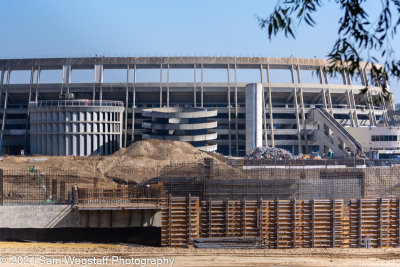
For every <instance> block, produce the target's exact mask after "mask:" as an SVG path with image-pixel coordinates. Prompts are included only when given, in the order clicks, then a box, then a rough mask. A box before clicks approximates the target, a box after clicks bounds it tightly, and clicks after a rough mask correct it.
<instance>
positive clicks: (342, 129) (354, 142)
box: [317, 108, 362, 152]
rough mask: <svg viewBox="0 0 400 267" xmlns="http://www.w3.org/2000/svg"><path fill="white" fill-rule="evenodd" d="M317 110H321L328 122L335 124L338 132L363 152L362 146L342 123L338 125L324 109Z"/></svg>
mask: <svg viewBox="0 0 400 267" xmlns="http://www.w3.org/2000/svg"><path fill="white" fill-rule="evenodd" d="M317 110H319V111H320V112H321V114H322V115H323V116H324V117H325V118H326V119H327V120H329V121H330V122H331V123H333V124H334V125H335V126H336V127H337V128H338V130H339V131H340V132H342V134H344V135H345V136H346V137H347V138H348V139H349V140H350V141H351V142H352V143H353V144H354V145H355V147H356V148H357V149H358V150H359V151H360V152H362V146H361V145H360V143H359V142H358V141H357V140H356V139H355V138H354V137H353V136H352V135H351V134H349V132H348V131H346V129H345V128H344V127H343V126H342V125H341V124H340V123H338V122H337V121H336V119H335V118H334V117H332V116H331V115H330V114H329V113H328V112H327V111H326V110H324V109H322V108H318V109H317Z"/></svg>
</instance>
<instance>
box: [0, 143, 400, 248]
mask: <svg viewBox="0 0 400 267" xmlns="http://www.w3.org/2000/svg"><path fill="white" fill-rule="evenodd" d="M0 168H2V172H1V174H2V175H1V181H0V182H1V183H0V184H1V191H2V194H1V198H0V204H1V205H2V206H1V207H0V213H1V224H2V225H1V228H2V229H3V230H2V235H1V239H2V240H10V239H11V240H18V239H20V240H31V239H37V240H38V241H97V242H128V243H129V242H132V243H137V244H146V245H152V246H163V247H181V248H185V247H191V246H194V247H196V248H209V249H213V248H230V249H238V248H246V249H250V248H253V249H254V248H275V249H280V248H359V247H364V246H366V245H367V244H366V243H365V242H366V240H368V242H369V243H368V245H369V246H371V247H375V248H379V247H382V248H388V247H398V246H399V244H400V234H399V233H400V201H399V199H400V167H398V166H397V165H396V164H395V162H393V161H383V160H375V161H371V160H367V159H353V160H349V159H342V160H341V159H325V160H324V159H321V160H310V159H308V160H299V159H297V160H296V159H294V160H290V159H289V160H271V159H269V160H262V159H244V158H241V159H240V158H237V159H233V158H228V157H224V156H221V155H219V154H215V153H213V152H211V153H206V152H202V151H200V150H198V149H196V148H194V147H193V146H191V145H190V144H188V143H185V142H178V141H159V140H147V141H140V142H136V143H134V144H133V145H131V146H130V147H128V148H126V149H121V150H120V151H118V152H116V153H114V154H113V155H110V156H101V157H71V156H69V157H53V156H49V157H37V156H30V157H21V156H8V157H3V159H2V162H0ZM22 215H23V217H20V216H22ZM4 229H7V231H4ZM96 229H97V230H101V231H100V232H99V234H96V235H92V234H91V233H92V231H94V230H96ZM66 233H68V234H66ZM83 233H85V234H83ZM96 233H97V232H96ZM100 233H101V234H100ZM127 233H129V234H127Z"/></svg>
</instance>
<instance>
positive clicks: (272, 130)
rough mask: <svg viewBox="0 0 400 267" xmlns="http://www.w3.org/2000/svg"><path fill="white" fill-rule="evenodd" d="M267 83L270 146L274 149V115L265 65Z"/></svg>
mask: <svg viewBox="0 0 400 267" xmlns="http://www.w3.org/2000/svg"><path fill="white" fill-rule="evenodd" d="M267 82H268V106H269V126H270V128H271V132H270V135H271V146H272V147H275V135H274V114H273V109H272V88H271V80H270V76H269V64H268V65H267Z"/></svg>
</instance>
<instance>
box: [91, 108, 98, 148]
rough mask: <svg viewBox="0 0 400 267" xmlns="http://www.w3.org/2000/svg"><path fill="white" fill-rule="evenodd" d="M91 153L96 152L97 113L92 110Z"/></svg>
mask: <svg viewBox="0 0 400 267" xmlns="http://www.w3.org/2000/svg"><path fill="white" fill-rule="evenodd" d="M92 119H93V129H92V130H93V131H92V132H93V148H92V149H93V154H95V155H97V154H98V152H99V151H98V149H99V146H98V113H97V112H93V118H92Z"/></svg>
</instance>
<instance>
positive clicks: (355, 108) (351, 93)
mask: <svg viewBox="0 0 400 267" xmlns="http://www.w3.org/2000/svg"><path fill="white" fill-rule="evenodd" d="M347 81H348V83H349V85H350V86H351V77H350V74H348V80H347ZM349 96H350V103H351V105H352V107H353V112H352V113H353V114H352V115H353V121H354V125H355V126H358V116H357V106H356V102H355V99H354V93H353V89H351V88H350V89H349Z"/></svg>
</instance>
